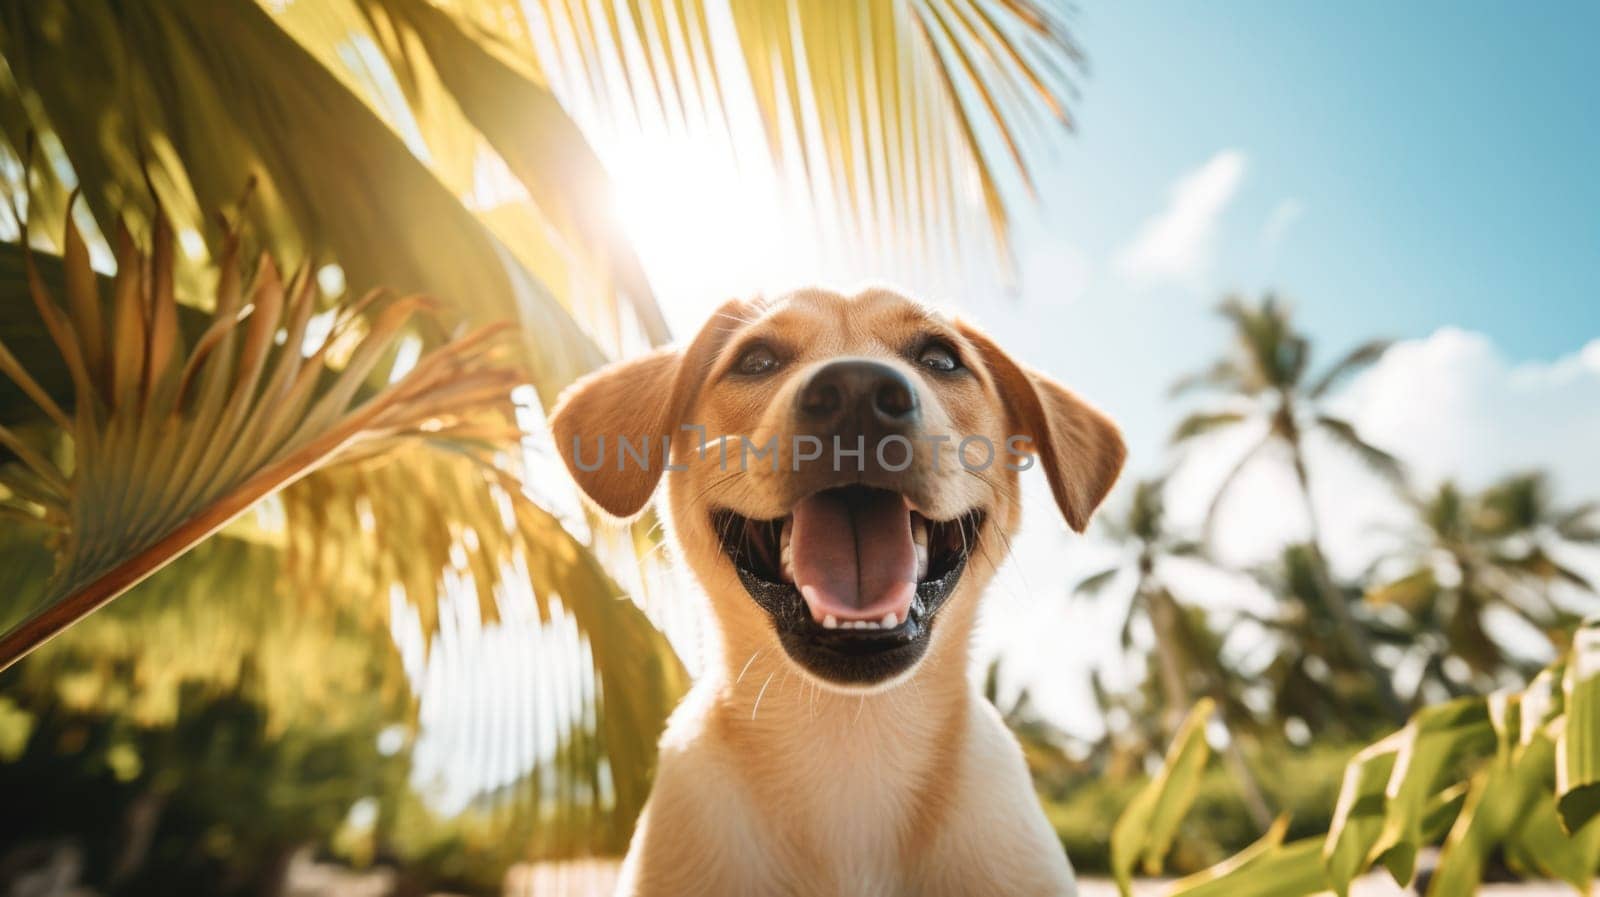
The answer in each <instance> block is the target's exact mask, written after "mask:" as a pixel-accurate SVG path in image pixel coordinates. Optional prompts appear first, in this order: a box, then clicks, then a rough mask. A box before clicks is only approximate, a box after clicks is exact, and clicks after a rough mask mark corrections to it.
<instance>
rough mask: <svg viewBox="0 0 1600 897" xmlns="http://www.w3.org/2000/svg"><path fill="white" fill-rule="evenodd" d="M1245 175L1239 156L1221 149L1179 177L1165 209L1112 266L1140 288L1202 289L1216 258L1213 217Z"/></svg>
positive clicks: (1224, 206)
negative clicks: (1161, 286)
mask: <svg viewBox="0 0 1600 897" xmlns="http://www.w3.org/2000/svg"><path fill="white" fill-rule="evenodd" d="M1244 171H1245V157H1244V154H1243V153H1241V152H1239V151H1238V150H1223V151H1222V152H1220V153H1217V154H1216V155H1215V156H1212V157H1211V159H1210V160H1209V161H1207V162H1206V163H1205V164H1204V165H1202V166H1200V167H1199V168H1197V169H1195V170H1194V171H1191V172H1189V173H1188V174H1186V175H1184V176H1183V177H1182V178H1179V179H1178V181H1177V183H1175V184H1173V186H1172V192H1171V199H1170V201H1169V202H1168V204H1167V207H1166V208H1165V209H1163V210H1162V211H1161V212H1160V213H1159V214H1157V215H1156V216H1154V217H1153V218H1150V219H1149V220H1148V221H1146V222H1145V223H1144V224H1143V225H1142V226H1141V227H1140V228H1139V233H1138V234H1137V235H1136V236H1135V237H1134V238H1133V241H1132V242H1131V243H1129V244H1128V245H1126V246H1124V247H1123V248H1122V249H1120V250H1118V252H1117V254H1116V257H1115V259H1114V261H1113V265H1114V266H1115V267H1116V269H1117V270H1118V271H1119V272H1121V273H1122V274H1123V275H1125V276H1126V277H1128V279H1130V280H1132V281H1134V282H1135V283H1139V284H1143V285H1155V284H1162V283H1173V284H1178V285H1181V286H1200V285H1202V281H1203V280H1204V278H1205V276H1206V275H1207V274H1208V273H1210V270H1211V265H1212V262H1213V260H1214V257H1215V255H1216V242H1217V222H1218V219H1219V218H1220V217H1221V215H1222V213H1223V211H1224V210H1225V209H1226V208H1227V207H1228V203H1229V202H1230V201H1232V199H1233V197H1234V194H1235V193H1237V192H1238V190H1239V184H1240V183H1241V182H1242V181H1243V180H1244Z"/></svg>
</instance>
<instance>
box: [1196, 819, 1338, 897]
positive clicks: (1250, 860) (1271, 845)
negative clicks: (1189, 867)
mask: <svg viewBox="0 0 1600 897" xmlns="http://www.w3.org/2000/svg"><path fill="white" fill-rule="evenodd" d="M1288 828H1289V817H1287V816H1283V817H1279V819H1278V820H1277V821H1276V822H1274V823H1273V824H1272V827H1271V828H1270V829H1268V830H1267V833H1266V834H1265V835H1263V836H1262V837H1261V839H1260V840H1258V841H1256V843H1254V844H1252V845H1250V846H1249V847H1246V848H1245V849H1244V850H1242V851H1240V852H1239V853H1237V854H1235V855H1234V856H1232V857H1230V858H1229V859H1226V860H1224V861H1222V862H1221V863H1218V864H1217V865H1215V866H1212V867H1211V868H1210V869H1206V870H1204V871H1202V872H1197V873H1195V874H1194V875H1191V876H1189V877H1188V878H1182V879H1179V880H1178V881H1176V882H1174V883H1173V885H1172V890H1170V891H1168V892H1167V897H1307V895H1310V894H1316V893H1319V892H1321V891H1324V890H1326V889H1327V877H1326V875H1325V874H1324V872H1323V868H1322V857H1321V854H1322V840H1321V839H1320V838H1306V839H1304V840H1301V841H1295V842H1294V843H1292V844H1287V845H1286V844H1284V843H1283V834H1284V832H1285V831H1287V830H1288Z"/></svg>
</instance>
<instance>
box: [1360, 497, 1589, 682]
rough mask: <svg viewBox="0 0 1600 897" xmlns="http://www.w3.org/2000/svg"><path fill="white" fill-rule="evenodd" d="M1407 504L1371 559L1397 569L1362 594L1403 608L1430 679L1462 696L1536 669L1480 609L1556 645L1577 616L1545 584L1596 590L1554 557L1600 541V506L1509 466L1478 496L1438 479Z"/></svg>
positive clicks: (1562, 641) (1380, 603)
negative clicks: (1556, 497) (1554, 496)
mask: <svg viewBox="0 0 1600 897" xmlns="http://www.w3.org/2000/svg"><path fill="white" fill-rule="evenodd" d="M1411 506H1412V507H1413V509H1414V510H1415V512H1416V515H1417V526H1416V528H1415V531H1414V533H1413V534H1409V535H1408V537H1407V538H1406V539H1405V540H1404V541H1403V542H1402V543H1401V544H1400V545H1399V546H1398V547H1397V548H1396V549H1395V550H1394V551H1392V552H1390V553H1388V554H1386V555H1384V556H1383V557H1380V558H1379V559H1378V561H1377V562H1376V564H1380V565H1384V566H1387V567H1389V568H1390V569H1398V572H1397V573H1396V574H1395V575H1394V576H1392V577H1390V578H1387V579H1385V580H1384V581H1382V583H1381V584H1379V585H1377V586H1375V587H1373V588H1371V589H1370V590H1368V592H1367V600H1368V601H1369V602H1371V603H1372V604H1374V605H1377V606H1392V607H1397V608H1399V609H1401V610H1403V611H1404V612H1405V613H1406V615H1407V617H1408V618H1409V619H1410V621H1411V624H1412V626H1413V628H1414V630H1415V632H1416V633H1417V638H1416V643H1417V644H1418V645H1420V646H1421V647H1422V649H1423V650H1424V651H1426V652H1428V672H1429V674H1430V678H1431V681H1435V682H1437V683H1439V684H1440V685H1442V686H1443V687H1444V688H1445V689H1446V691H1447V692H1449V693H1452V694H1461V693H1466V692H1484V691H1490V690H1493V689H1494V688H1497V687H1500V686H1501V685H1503V684H1504V683H1503V682H1502V681H1501V680H1502V679H1503V677H1504V676H1505V674H1506V673H1508V672H1510V673H1514V674H1516V675H1517V676H1518V677H1520V678H1523V679H1525V678H1526V677H1527V676H1529V675H1531V674H1532V673H1533V672H1535V667H1536V664H1535V663H1534V662H1533V661H1532V660H1530V659H1528V658H1524V657H1519V656H1518V655H1517V654H1515V653H1513V652H1511V651H1508V650H1507V649H1506V647H1505V645H1504V644H1503V643H1502V641H1501V640H1499V639H1496V638H1495V637H1494V635H1493V634H1492V633H1493V629H1494V627H1493V625H1492V622H1491V619H1490V618H1489V617H1488V616H1486V615H1488V614H1490V613H1492V612H1493V611H1496V610H1499V611H1503V612H1506V613H1509V614H1511V615H1513V616H1516V617H1519V618H1521V619H1522V620H1523V621H1525V622H1526V623H1528V624H1529V625H1530V626H1531V627H1533V628H1534V629H1536V630H1538V631H1539V632H1541V633H1543V634H1544V635H1545V637H1546V638H1548V639H1549V640H1550V642H1551V645H1552V647H1553V648H1558V647H1559V646H1560V645H1562V644H1565V643H1566V642H1567V641H1569V640H1570V635H1569V633H1570V632H1571V629H1572V627H1573V626H1574V625H1576V624H1577V622H1578V620H1579V619H1580V618H1581V617H1582V614H1580V613H1576V612H1574V611H1573V610H1571V609H1568V608H1564V607H1562V606H1561V605H1560V604H1559V603H1557V602H1555V601H1553V600H1551V596H1550V586H1551V585H1552V584H1554V583H1558V582H1559V583H1565V584H1567V585H1569V586H1571V587H1574V588H1576V589H1579V590H1582V591H1584V592H1588V593H1590V594H1591V595H1592V594H1593V593H1594V591H1595V588H1594V584H1593V583H1592V582H1591V581H1589V579H1588V578H1586V577H1585V576H1584V575H1583V574H1582V573H1579V572H1578V571H1577V570H1574V569H1573V568H1572V567H1570V566H1568V565H1567V564H1565V563H1563V562H1562V561H1561V560H1560V553H1561V551H1560V547H1561V546H1563V545H1588V546H1592V545H1596V544H1600V519H1597V510H1600V508H1597V506H1596V505H1595V504H1594V503H1587V504H1582V505H1579V506H1576V507H1573V508H1557V507H1555V506H1553V504H1552V502H1551V498H1550V489H1549V483H1548V481H1547V480H1546V478H1545V476H1544V475H1543V474H1541V473H1520V474H1514V475H1512V476H1509V477H1506V478H1504V479H1502V480H1500V481H1499V482H1497V483H1495V484H1493V485H1491V486H1490V487H1489V488H1487V489H1486V490H1484V491H1483V492H1481V493H1479V494H1477V495H1466V494H1463V493H1462V491H1461V490H1460V488H1459V487H1457V486H1456V485H1455V484H1454V483H1453V482H1450V481H1445V482H1443V483H1440V484H1439V486H1438V488H1437V489H1435V490H1434V492H1433V494H1431V495H1429V496H1428V497H1426V498H1425V499H1413V500H1412V502H1411ZM1452 659H1453V664H1452ZM1452 665H1453V666H1454V667H1455V668H1452Z"/></svg>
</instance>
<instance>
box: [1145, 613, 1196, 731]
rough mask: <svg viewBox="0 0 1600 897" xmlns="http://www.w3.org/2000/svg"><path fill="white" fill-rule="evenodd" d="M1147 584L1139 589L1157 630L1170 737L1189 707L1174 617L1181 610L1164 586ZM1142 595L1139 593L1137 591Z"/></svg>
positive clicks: (1163, 727) (1165, 722)
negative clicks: (1152, 588) (1152, 586)
mask: <svg viewBox="0 0 1600 897" xmlns="http://www.w3.org/2000/svg"><path fill="white" fill-rule="evenodd" d="M1145 588H1146V587H1145V584H1144V582H1143V581H1141V582H1140V583H1139V590H1140V592H1141V593H1144V594H1146V598H1145V602H1146V606H1147V607H1149V609H1150V625H1151V626H1152V627H1153V628H1154V629H1155V631H1156V669H1157V670H1158V671H1159V673H1160V675H1161V693H1162V697H1163V698H1164V700H1165V703H1166V705H1167V706H1166V708H1165V709H1164V712H1163V713H1162V714H1161V731H1162V734H1164V735H1165V736H1166V737H1167V738H1169V739H1170V738H1171V737H1172V736H1173V735H1174V734H1175V733H1176V732H1177V731H1178V726H1180V725H1182V724H1183V717H1184V715H1185V714H1186V713H1188V710H1189V704H1190V699H1189V689H1188V688H1187V687H1186V686H1185V685H1184V681H1183V666H1182V664H1181V663H1180V661H1179V658H1178V645H1179V644H1180V643H1179V641H1178V637H1177V633H1176V629H1177V625H1176V624H1177V620H1176V619H1175V618H1174V617H1175V615H1176V614H1178V613H1180V611H1179V609H1178V607H1177V606H1176V604H1175V603H1174V602H1173V601H1172V599H1171V596H1169V595H1167V594H1166V593H1165V592H1164V591H1162V590H1161V589H1154V590H1151V591H1150V592H1144V590H1145ZM1136 594H1138V593H1136Z"/></svg>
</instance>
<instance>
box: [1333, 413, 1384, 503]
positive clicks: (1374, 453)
mask: <svg viewBox="0 0 1600 897" xmlns="http://www.w3.org/2000/svg"><path fill="white" fill-rule="evenodd" d="M1317 427H1318V428H1319V429H1320V430H1321V431H1322V432H1323V433H1326V434H1327V435H1328V436H1330V437H1332V439H1333V441H1334V442H1335V443H1336V444H1338V445H1340V446H1342V447H1344V448H1345V449H1346V450H1347V451H1349V452H1351V453H1352V454H1354V455H1355V456H1356V458H1357V459H1358V460H1360V461H1361V463H1362V464H1364V465H1366V467H1367V469H1368V470H1370V471H1372V472H1373V473H1375V474H1377V475H1378V476H1380V477H1382V478H1383V479H1384V480H1386V481H1388V482H1389V483H1390V484H1391V485H1393V486H1395V487H1397V488H1399V487H1403V486H1404V485H1405V465H1404V464H1402V463H1401V462H1400V459H1399V458H1396V457H1395V456H1394V455H1391V454H1389V453H1388V452H1386V451H1384V450H1383V449H1380V448H1378V447H1377V446H1375V445H1373V444H1372V443H1370V442H1367V441H1366V440H1365V439H1362V438H1361V434H1360V433H1358V432H1356V428H1355V427H1354V426H1353V425H1351V424H1350V422H1349V421H1345V420H1341V419H1339V418H1337V417H1333V416H1331V415H1327V414H1319V415H1317Z"/></svg>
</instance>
